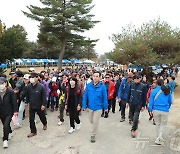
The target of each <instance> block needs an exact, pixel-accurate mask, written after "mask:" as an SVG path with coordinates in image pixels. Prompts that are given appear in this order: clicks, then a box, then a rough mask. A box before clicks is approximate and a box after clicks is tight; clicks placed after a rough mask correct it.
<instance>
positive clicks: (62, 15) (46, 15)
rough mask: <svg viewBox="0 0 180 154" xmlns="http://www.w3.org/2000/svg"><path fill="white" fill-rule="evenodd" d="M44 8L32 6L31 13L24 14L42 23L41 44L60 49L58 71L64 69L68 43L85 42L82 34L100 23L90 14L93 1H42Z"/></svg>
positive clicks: (30, 7)
mask: <svg viewBox="0 0 180 154" xmlns="http://www.w3.org/2000/svg"><path fill="white" fill-rule="evenodd" d="M40 1H41V3H42V4H43V6H44V7H37V6H33V5H30V6H29V7H28V9H29V10H30V13H28V12H24V11H23V13H24V14H25V15H26V16H27V17H29V18H31V19H34V20H37V21H39V22H40V33H39V35H38V37H39V42H40V43H41V44H44V45H46V46H47V47H49V46H51V47H52V46H54V47H56V48H57V47H58V48H60V53H59V62H58V69H61V68H62V59H63V56H64V53H65V48H66V47H67V43H68V42H71V41H74V40H85V37H83V36H82V33H83V32H84V31H85V30H90V29H91V28H93V27H94V25H95V24H96V23H97V22H98V21H93V20H92V17H94V15H92V14H90V11H91V9H92V8H93V7H94V5H92V0H40Z"/></svg>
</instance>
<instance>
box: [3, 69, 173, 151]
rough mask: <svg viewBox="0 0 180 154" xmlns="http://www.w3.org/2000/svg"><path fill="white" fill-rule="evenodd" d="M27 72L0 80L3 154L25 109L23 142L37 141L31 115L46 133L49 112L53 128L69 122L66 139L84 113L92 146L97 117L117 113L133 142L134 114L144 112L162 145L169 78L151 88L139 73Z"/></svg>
mask: <svg viewBox="0 0 180 154" xmlns="http://www.w3.org/2000/svg"><path fill="white" fill-rule="evenodd" d="M28 71H29V73H28V74H23V72H22V71H20V70H18V71H16V72H10V73H9V77H7V76H6V75H5V74H1V75H0V119H1V122H2V124H3V148H8V140H9V138H10V137H11V136H12V130H11V126H10V123H11V121H12V119H17V120H16V122H15V128H21V127H22V126H23V119H24V118H25V115H26V114H25V111H27V110H25V108H26V107H27V106H28V107H29V125H30V133H29V134H28V135H27V137H33V136H35V135H37V129H36V123H35V115H36V113H37V115H38V116H39V118H40V121H41V122H42V125H43V128H42V129H43V130H46V129H47V127H48V123H47V118H48V115H47V110H48V109H49V110H50V111H51V112H55V111H59V112H57V113H59V115H58V118H59V121H58V123H57V125H59V126H61V125H63V123H64V116H65V115H67V116H69V123H70V129H69V133H70V134H72V133H73V132H74V131H75V130H76V129H77V130H79V129H80V128H81V120H80V118H79V116H80V115H81V114H82V112H83V111H84V110H88V114H89V121H90V123H91V124H92V130H91V137H90V141H91V143H94V142H95V141H96V134H97V131H98V125H99V121H100V119H101V117H104V118H110V117H109V114H110V112H111V111H112V113H115V112H117V111H119V112H120V122H124V121H125V119H126V118H127V119H128V120H129V124H130V125H131V131H130V134H131V136H132V137H133V138H135V137H136V130H137V129H138V123H139V121H140V119H139V115H140V111H144V110H145V109H147V110H148V113H149V120H153V124H154V125H156V128H157V138H156V140H155V143H156V144H159V145H161V144H163V143H164V142H165V140H164V138H163V134H164V131H165V126H166V123H167V118H168V112H169V109H170V107H171V104H172V102H173V95H174V89H175V86H176V82H175V77H174V76H171V80H170V81H169V78H170V77H167V76H163V75H154V76H152V83H149V82H148V81H147V77H146V75H144V74H143V73H142V72H141V71H137V72H133V71H128V70H120V69H118V70H116V69H104V70H103V71H99V70H95V69H90V70H88V69H87V68H86V67H79V68H76V69H70V68H65V69H62V70H55V69H52V70H48V71H41V72H36V71H35V69H34V68H30V69H29V70H28ZM117 104H118V106H117ZM116 108H118V109H116ZM126 108H129V113H128V115H126V112H125V111H126ZM48 114H49V113H48ZM14 121H15V120H14Z"/></svg>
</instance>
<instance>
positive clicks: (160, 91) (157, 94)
mask: <svg viewBox="0 0 180 154" xmlns="http://www.w3.org/2000/svg"><path fill="white" fill-rule="evenodd" d="M161 93H162V90H161V89H160V90H159V91H158V92H157V93H156V96H155V97H154V102H155V101H156V99H157V97H158V96H159V95H160V94H161Z"/></svg>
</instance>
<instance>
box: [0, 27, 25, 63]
mask: <svg viewBox="0 0 180 154" xmlns="http://www.w3.org/2000/svg"><path fill="white" fill-rule="evenodd" d="M26 36H27V33H26V31H25V30H24V28H23V27H22V26H20V25H16V26H12V27H10V28H8V29H5V30H4V31H3V33H2V36H0V62H6V60H12V59H13V58H20V57H21V56H22V54H23V52H24V51H25V50H26V45H27V41H26Z"/></svg>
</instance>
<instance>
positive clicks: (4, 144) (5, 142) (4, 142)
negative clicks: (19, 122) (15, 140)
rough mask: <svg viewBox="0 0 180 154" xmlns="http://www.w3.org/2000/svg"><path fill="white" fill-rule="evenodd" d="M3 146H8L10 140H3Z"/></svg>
mask: <svg viewBox="0 0 180 154" xmlns="http://www.w3.org/2000/svg"><path fill="white" fill-rule="evenodd" d="M3 148H8V141H7V140H4V141H3Z"/></svg>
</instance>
